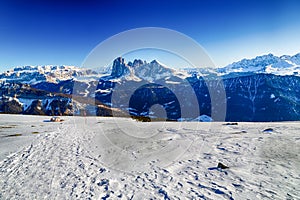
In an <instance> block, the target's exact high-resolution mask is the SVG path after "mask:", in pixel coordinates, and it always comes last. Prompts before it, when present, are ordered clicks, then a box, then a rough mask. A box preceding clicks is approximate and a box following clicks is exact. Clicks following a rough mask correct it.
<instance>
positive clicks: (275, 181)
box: [0, 115, 300, 200]
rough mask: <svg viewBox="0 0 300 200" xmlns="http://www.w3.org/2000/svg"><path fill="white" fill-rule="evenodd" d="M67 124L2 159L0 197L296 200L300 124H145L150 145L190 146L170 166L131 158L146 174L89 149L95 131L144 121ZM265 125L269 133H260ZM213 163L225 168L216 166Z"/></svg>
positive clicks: (92, 119)
mask: <svg viewBox="0 0 300 200" xmlns="http://www.w3.org/2000/svg"><path fill="white" fill-rule="evenodd" d="M2 116H3V115H2ZM2 116H1V117H2ZM8 117H9V116H8ZM44 118H45V117H40V119H41V120H43V119H44ZM2 119H3V120H5V119H4V117H2ZM65 119H66V121H65V122H63V123H62V124H59V125H58V130H57V131H52V132H50V133H44V134H40V135H39V136H38V137H37V138H36V139H34V140H32V142H31V144H30V145H29V146H27V147H26V148H24V149H22V150H20V151H18V152H16V153H14V154H11V155H10V156H8V157H7V158H6V159H4V160H2V161H1V162H0V199H134V200H135V199H299V196H300V189H299V185H300V170H299V166H300V158H299V152H300V147H299V145H300V136H299V134H298V132H299V128H300V123H239V124H238V125H223V124H222V123H219V122H213V123H200V124H198V123H195V122H194V123H179V122H178V123H174V122H168V123H162V122H155V123H145V126H148V127H149V129H151V130H152V132H156V133H157V134H156V136H158V138H159V142H158V141H157V140H154V139H153V140H149V142H148V144H147V145H148V146H149V145H150V147H151V145H152V146H153V145H158V146H159V145H165V144H167V143H164V142H167V141H172V140H175V141H176V140H182V139H184V138H189V139H191V140H192V141H193V142H192V143H191V146H189V148H188V149H187V151H186V152H185V153H184V154H183V156H181V157H179V158H178V159H177V160H174V162H172V163H171V164H170V165H167V166H160V165H158V164H157V160H155V159H154V160H152V161H150V162H148V163H139V162H142V161H141V160H142V158H143V155H138V154H136V155H135V156H132V158H130V159H132V162H135V163H137V164H141V166H144V167H145V166H146V168H147V169H146V168H145V170H143V169H141V170H139V171H138V172H137V171H136V172H126V171H121V170H118V169H114V167H108V166H107V165H106V164H105V163H102V161H101V160H100V158H99V157H97V156H95V154H94V153H93V147H92V146H89V145H91V144H93V143H92V142H93V141H94V139H95V137H97V134H98V132H99V131H100V129H101V130H102V131H103V130H105V132H106V133H108V134H117V130H118V127H122V126H124V125H126V124H127V125H128V126H132V124H135V123H136V124H137V125H141V124H142V126H143V125H144V123H141V122H134V121H132V120H129V119H113V118H95V117H89V118H88V119H87V124H85V120H84V119H83V118H81V117H65ZM178 124H180V126H178ZM197 126H198V127H199V128H198V130H197ZM270 127H271V128H273V129H274V131H272V132H268V133H265V132H263V130H264V129H266V128H270ZM128 130H130V131H133V132H134V131H135V130H139V127H138V126H132V128H131V129H128ZM195 130H197V131H195ZM111 138H113V137H111ZM154 138H155V137H154ZM124 145H125V146H126V145H128V146H126V147H128V149H129V152H130V149H134V145H132V144H131V146H130V145H129V144H127V143H124ZM147 145H146V146H147ZM148 146H147V147H148ZM158 146H157V147H155V148H158ZM0 149H1V147H0ZM109 155H110V154H109ZM112 155H113V154H112ZM99 156H100V155H99ZM139 156H140V157H139ZM218 162H222V163H224V164H225V165H227V166H229V169H218V168H216V166H217V164H218Z"/></svg>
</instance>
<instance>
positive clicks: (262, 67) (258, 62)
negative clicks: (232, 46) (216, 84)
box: [217, 54, 300, 75]
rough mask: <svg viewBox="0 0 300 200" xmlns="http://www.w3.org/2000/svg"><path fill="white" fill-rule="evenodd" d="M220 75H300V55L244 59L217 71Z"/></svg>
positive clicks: (271, 55) (269, 55) (270, 55)
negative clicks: (249, 73)
mask: <svg viewBox="0 0 300 200" xmlns="http://www.w3.org/2000/svg"><path fill="white" fill-rule="evenodd" d="M217 71H218V72H219V73H220V75H224V74H229V73H247V72H251V73H268V74H275V75H298V74H300V54H296V55H294V56H288V55H283V56H280V57H278V56H275V55H273V54H268V55H263V56H257V57H255V58H253V59H243V60H241V61H238V62H234V63H232V64H229V65H227V66H226V67H223V68H219V69H218V70H217Z"/></svg>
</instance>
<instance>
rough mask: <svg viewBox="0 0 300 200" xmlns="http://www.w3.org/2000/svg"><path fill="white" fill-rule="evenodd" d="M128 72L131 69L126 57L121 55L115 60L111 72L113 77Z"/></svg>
mask: <svg viewBox="0 0 300 200" xmlns="http://www.w3.org/2000/svg"><path fill="white" fill-rule="evenodd" d="M128 72H129V70H128V67H127V65H126V63H125V61H124V58H121V57H119V58H117V59H115V60H114V63H113V67H112V72H111V76H112V77H114V78H119V77H121V76H123V75H125V74H126V73H128Z"/></svg>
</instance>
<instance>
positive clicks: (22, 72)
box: [0, 65, 97, 84]
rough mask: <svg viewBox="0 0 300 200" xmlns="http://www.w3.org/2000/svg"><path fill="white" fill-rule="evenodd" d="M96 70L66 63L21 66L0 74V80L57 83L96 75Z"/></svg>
mask: <svg viewBox="0 0 300 200" xmlns="http://www.w3.org/2000/svg"><path fill="white" fill-rule="evenodd" d="M96 74H97V72H95V71H93V70H90V69H85V68H79V67H75V66H67V65H61V66H57V65H43V66H22V67H15V68H13V69H12V70H9V71H6V72H4V73H1V74H0V80H2V81H7V82H19V83H26V84H36V83H40V82H44V81H45V82H51V83H58V82H60V81H64V80H70V79H72V78H75V77H81V76H90V75H96Z"/></svg>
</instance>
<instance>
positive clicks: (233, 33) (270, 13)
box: [0, 0, 300, 71]
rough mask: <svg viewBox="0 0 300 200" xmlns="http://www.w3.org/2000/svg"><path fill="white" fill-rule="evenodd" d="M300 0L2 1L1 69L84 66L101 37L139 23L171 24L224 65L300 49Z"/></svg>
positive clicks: (170, 27)
mask: <svg viewBox="0 0 300 200" xmlns="http://www.w3.org/2000/svg"><path fill="white" fill-rule="evenodd" d="M299 10H300V1H296V0H294V1H291V0H286V1H284V0H281V1H278V0H269V1H267V0H265V1H264V0H261V1H258V0H249V1H246V0H236V1H225V0H224V1H216V0H212V1H208V0H205V1H204V0H203V1H202V0H198V1H196V0H195V1H190V0H182V1H179V0H173V1H161V0H152V1H149V0H140V1H120V0H110V1H95V0H85V1H84V0H81V1H79V0H73V1H71V0H68V1H66V0H51V1H50V0H6V1H5V0H1V1H0V69H1V71H3V70H4V69H8V68H11V67H14V66H20V65H46V64H58V65H61V64H67V65H77V66H80V65H81V63H82V62H83V61H84V59H85V57H86V56H87V55H88V53H89V52H90V51H91V50H92V49H93V48H94V47H95V46H96V45H97V44H99V43H100V42H101V41H103V40H105V39H107V38H109V37H110V36H112V35H114V34H117V33H119V32H122V31H125V30H128V29H133V28H139V27H164V28H169V29H173V30H176V31H179V32H182V33H184V34H186V35H188V36H190V37H191V38H193V39H195V40H196V41H197V42H198V43H199V44H201V45H202V46H203V47H204V48H205V49H206V51H207V52H208V54H209V55H210V56H211V58H212V59H213V61H214V62H215V63H216V65H218V66H224V65H226V64H229V63H231V62H233V61H238V60H240V59H242V58H251V57H255V56H257V55H262V54H267V53H273V54H275V55H282V54H290V55H293V54H296V53H299V52H300V12H299Z"/></svg>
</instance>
